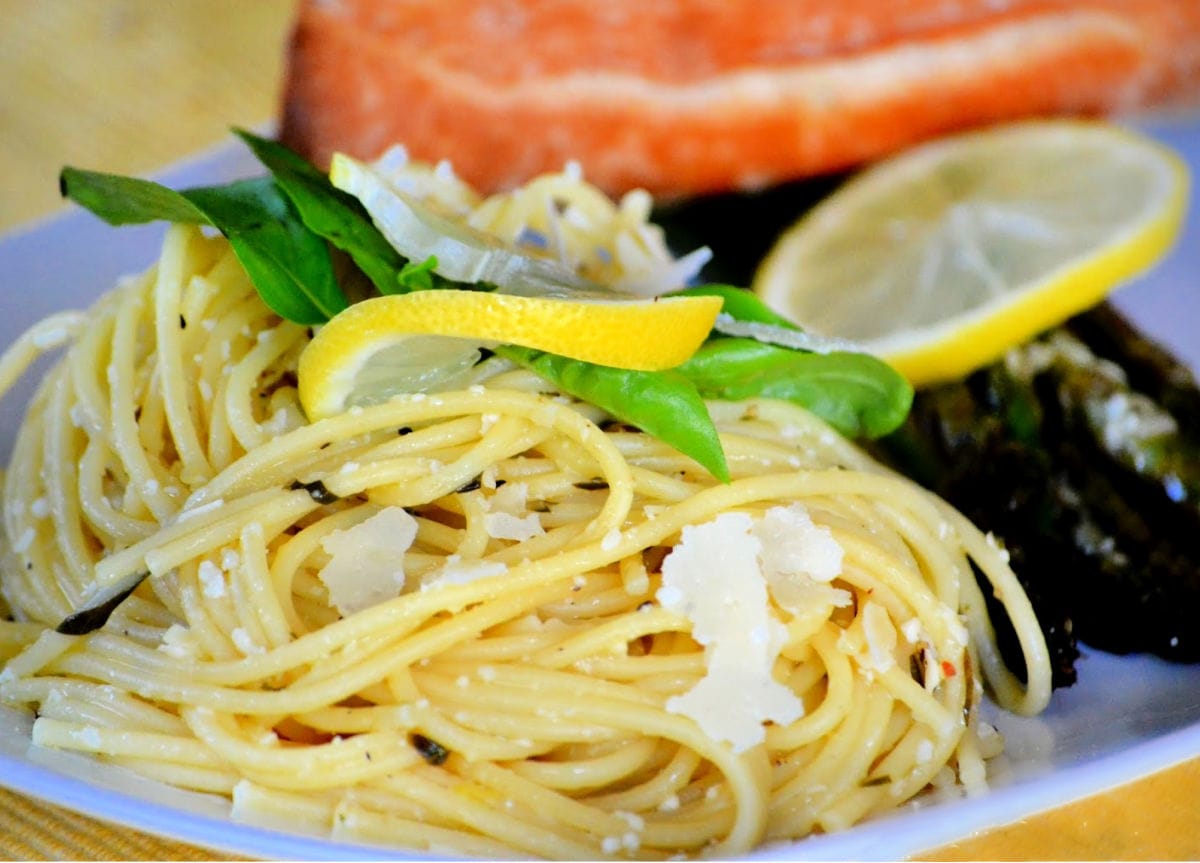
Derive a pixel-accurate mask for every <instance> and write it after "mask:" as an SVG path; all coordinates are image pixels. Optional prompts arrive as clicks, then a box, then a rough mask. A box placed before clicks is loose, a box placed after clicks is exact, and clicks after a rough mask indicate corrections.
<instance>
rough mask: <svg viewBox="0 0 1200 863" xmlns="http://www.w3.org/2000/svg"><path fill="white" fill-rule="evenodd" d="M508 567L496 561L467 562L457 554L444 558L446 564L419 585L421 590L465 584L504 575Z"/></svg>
mask: <svg viewBox="0 0 1200 863" xmlns="http://www.w3.org/2000/svg"><path fill="white" fill-rule="evenodd" d="M506 572H508V565H507V564H505V563H502V562H500V561H498V560H467V561H464V560H463V559H462V558H461V557H459V556H458V555H457V554H451V555H449V556H447V557H446V562H445V563H443V564H442V565H441V566H440V567H439V568H438V569H436V570H435V571H434V572H433V573H432V574H431V575H428V576H426V577H425V580H424V582H423V583H422V584H421V589H422V590H427V589H429V588H431V587H435V586H441V585H443V584H467V583H468V582H472V581H475V580H476V579H480V578H491V577H492V576H494V575H504V573H506Z"/></svg>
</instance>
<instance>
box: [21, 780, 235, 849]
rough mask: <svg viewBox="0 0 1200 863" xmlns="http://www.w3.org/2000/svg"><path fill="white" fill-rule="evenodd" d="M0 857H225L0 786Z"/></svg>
mask: <svg viewBox="0 0 1200 863" xmlns="http://www.w3.org/2000/svg"><path fill="white" fill-rule="evenodd" d="M0 837H2V838H0V858H2V859H4V860H225V859H230V858H225V857H220V856H216V855H213V854H212V853H211V852H209V851H206V850H203V849H200V848H195V847H193V846H191V845H184V844H182V843H179V842H171V841H168V840H165V839H160V838H158V837H157V836H150V835H148V834H146V833H139V832H138V831H136V830H126V829H113V828H111V827H109V826H108V825H106V824H101V823H99V822H97V821H95V820H93V819H91V818H86V817H84V816H82V815H77V814H75V813H74V812H70V811H68V810H66V809H61V808H59V807H57V806H49V805H47V804H45V803H41V802H38V801H34V800H32V799H30V798H28V797H22V796H20V795H18V794H13V793H11V792H8V791H3V790H0Z"/></svg>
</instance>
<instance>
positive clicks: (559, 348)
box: [298, 290, 722, 420]
mask: <svg viewBox="0 0 1200 863" xmlns="http://www.w3.org/2000/svg"><path fill="white" fill-rule="evenodd" d="M721 303H722V301H721V298H720V297H711V296H695V297H663V298H659V299H656V300H628V301H594V300H566V299H560V298H553V297H521V296H514V295H512V294H497V293H483V292H480V291H452V290H436V291H418V292H416V293H411V294H393V295H389V296H383V297H373V298H371V299H369V300H364V301H362V302H360V303H355V304H354V305H352V306H350V307H349V308H348V309H346V310H344V311H342V312H339V313H338V314H337V315H335V316H334V317H333V319H332V320H330V321H329V323H328V324H326V325H325V326H323V327H322V328H321V329H320V330H319V331H318V332H317V334H316V335H315V336H314V337H313V340H312V341H311V342H309V344H308V345H307V346H306V347H305V349H304V352H303V353H302V354H301V355H300V364H299V368H298V377H299V392H300V402H301V405H302V406H303V407H304V410H305V413H306V414H307V415H308V417H309V419H310V420H316V419H320V418H321V417H326V416H331V415H333V414H336V413H339V412H341V411H344V410H346V409H347V408H350V407H353V406H355V405H366V404H374V403H378V402H382V401H385V400H387V399H388V398H390V397H391V396H393V395H396V394H398V393H404V392H426V391H431V390H434V389H448V388H451V387H453V386H455V385H458V384H460V383H461V382H462V381H463V380H465V377H464V376H465V375H466V374H467V373H469V370H470V367H471V366H472V365H473V363H474V362H475V360H476V359H477V358H478V356H479V354H478V347H479V345H480V344H498V343H508V344H517V345H523V346H524V347H528V348H535V349H537V350H542V351H548V352H550V353H554V354H560V355H562V356H566V357H570V358H572V359H577V360H584V361H586V362H591V363H596V364H598V365H605V366H616V367H618V368H624V369H636V370H642V371H656V370H660V369H667V368H671V367H673V366H677V365H679V364H680V363H682V362H683V361H684V360H686V359H687V358H688V357H690V356H691V355H692V354H693V353H695V352H696V349H697V348H698V347H700V345H701V343H702V342H703V341H704V339H705V338H706V337H707V336H708V334H709V332H710V331H711V330H712V326H713V322H714V321H715V320H716V317H717V313H718V312H719V311H720V310H721ZM446 337H450V338H446Z"/></svg>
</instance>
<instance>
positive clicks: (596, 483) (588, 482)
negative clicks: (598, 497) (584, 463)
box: [575, 477, 608, 491]
mask: <svg viewBox="0 0 1200 863" xmlns="http://www.w3.org/2000/svg"><path fill="white" fill-rule="evenodd" d="M575 488H577V489H580V490H581V491H603V490H604V489H606V488H608V481H607V480H603V479H600V477H594V478H592V479H585V480H583V481H582V482H577V483H575Z"/></svg>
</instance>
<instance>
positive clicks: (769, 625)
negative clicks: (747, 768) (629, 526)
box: [656, 512, 804, 752]
mask: <svg viewBox="0 0 1200 863" xmlns="http://www.w3.org/2000/svg"><path fill="white" fill-rule="evenodd" d="M753 529H754V521H753V519H751V518H750V516H749V515H747V514H745V513H736V512H733V513H724V514H722V515H719V516H717V517H716V518H715V519H713V520H712V521H710V522H708V523H706V524H702V525H698V526H689V527H685V528H684V529H683V531H682V535H681V539H680V542H679V544H678V545H677V546H675V548H674V549H673V550H672V551H671V553H670V554H669V555H667V557H666V558H665V559H664V560H663V565H662V585H663V586H662V587H661V588H660V589H659V591H658V592H657V594H656V598H657V599H658V602H659V604H660V605H662V606H663V607H664V608H667V609H668V610H670V611H675V612H677V613H679V614H682V615H684V616H686V617H687V618H688V619H689V620H691V622H692V637H693V638H694V639H695V640H696V641H698V642H699V643H700V644H703V645H705V646H706V648H707V657H706V659H707V673H706V674H705V676H704V677H703V678H702V679H701V680H700V682H699V683H697V684H696V685H695V686H694V687H693V688H692V689H690V690H689V691H688V692H686V693H684V694H683V695H678V696H673V697H671V698H669V699H668V700H667V704H666V707H667V710H669V711H670V712H672V713H679V714H682V715H684V716H687V717H689V718H691V719H693V720H694V721H695V722H696V723H697V724H698V725H699V726H700V727H701V729H702V730H703V731H704V733H705V734H707V735H708V736H709V737H711V738H713V739H714V740H721V741H725V742H727V743H729V744H731V745H732V747H733V749H734V751H735V752H742V751H745V750H746V749H749V748H750V747H752V746H754V745H756V744H758V743H761V742H762V741H763V739H764V738H765V736H766V732H765V731H764V729H763V722H765V721H767V720H771V721H774V722H778V723H781V724H788V723H791V722H794V721H795V720H796V719H798V718H799V717H800V716H801V715H803V712H804V705H803V704H802V703H801V701H800V699H798V698H797V697H796V695H795V693H793V692H792V691H791V690H790V689H788V688H787V687H786V686H784V685H783V684H781V683H779V682H778V681H776V680H775V678H774V677H773V676H772V673H771V672H772V668H773V667H774V664H775V659H776V658H777V657H778V655H779V650H780V647H781V646H782V645H783V642H784V640H785V638H786V632H785V629H784V627H783V625H782V624H781V623H780V622H779V621H778V620H776V619H775V618H774V617H773V616H772V614H771V610H770V605H769V603H768V600H767V583H766V579H765V578H764V576H763V571H762V566H761V565H760V563H759V555H760V554H761V553H762V542H761V541H760V540H759V539H758V537H757V536H755V535H754V532H753ZM746 633H757V635H758V637H756V638H746V637H745V636H746Z"/></svg>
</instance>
